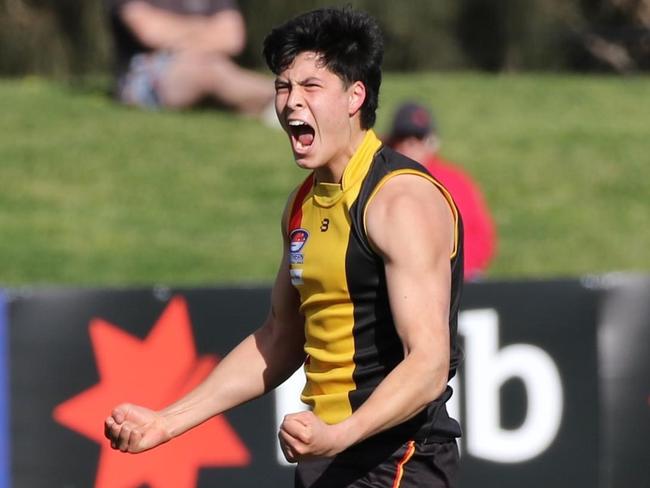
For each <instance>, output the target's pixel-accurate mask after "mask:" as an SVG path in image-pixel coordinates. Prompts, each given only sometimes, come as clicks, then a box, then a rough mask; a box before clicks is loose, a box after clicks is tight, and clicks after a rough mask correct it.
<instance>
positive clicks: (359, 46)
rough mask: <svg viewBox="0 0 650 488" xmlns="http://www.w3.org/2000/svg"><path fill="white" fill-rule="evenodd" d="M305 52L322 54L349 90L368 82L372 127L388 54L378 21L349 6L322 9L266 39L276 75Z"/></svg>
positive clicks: (364, 119)
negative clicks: (358, 84) (383, 66)
mask: <svg viewBox="0 0 650 488" xmlns="http://www.w3.org/2000/svg"><path fill="white" fill-rule="evenodd" d="M305 51H313V52H315V53H317V54H319V55H320V56H321V59H322V61H323V64H324V66H325V67H327V69H329V70H330V71H331V72H332V73H334V74H336V75H337V76H338V77H339V78H341V80H343V83H344V84H345V86H346V88H347V87H349V86H350V85H351V84H352V83H354V82H356V81H361V82H362V83H363V84H364V85H365V87H366V99H365V101H364V103H363V105H362V106H361V127H362V128H363V129H370V128H372V127H373V126H374V125H375V119H376V113H375V112H376V111H377V106H378V104H379V86H380V85H381V63H382V60H383V57H384V42H383V38H382V34H381V30H380V29H379V26H378V25H377V22H376V21H375V19H373V18H372V17H371V16H370V15H368V14H367V13H365V12H361V11H358V10H353V9H352V8H350V7H345V8H322V9H317V10H312V11H311V12H307V13H304V14H301V15H299V16H298V17H295V18H293V19H291V20H289V21H287V22H286V23H284V24H282V25H281V26H279V27H276V28H274V29H273V30H272V31H271V32H270V34H269V35H268V36H266V39H265V40H264V51H263V53H264V58H265V59H266V64H267V65H268V67H269V68H270V69H271V71H272V72H273V73H275V74H276V75H277V74H280V73H281V72H282V71H284V70H285V69H286V68H287V67H289V66H290V65H291V63H293V60H294V59H295V58H296V56H297V55H298V54H300V53H302V52H305Z"/></svg>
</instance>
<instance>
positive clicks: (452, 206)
mask: <svg viewBox="0 0 650 488" xmlns="http://www.w3.org/2000/svg"><path fill="white" fill-rule="evenodd" d="M398 175H415V176H419V177H421V178H424V179H425V180H428V181H430V182H431V183H433V185H434V186H435V187H436V188H437V189H438V190H439V191H440V193H442V196H443V197H444V198H445V200H446V201H447V205H448V206H449V210H450V211H451V215H452V218H453V219H454V248H453V251H452V253H451V256H450V257H449V258H450V259H453V258H455V257H456V254H457V253H458V209H457V208H456V204H455V203H454V199H453V198H452V197H451V194H450V193H449V191H447V189H446V188H445V187H444V186H442V185H441V184H440V182H439V181H437V180H436V179H435V178H433V177H431V176H429V175H428V174H425V173H422V172H421V171H416V170H412V169H400V170H397V171H392V172H390V173H388V174H387V175H386V176H384V177H383V178H382V179H381V180H379V183H377V186H375V188H374V189H373V190H372V193H371V194H370V196H369V197H368V200H367V201H366V205H365V207H364V208H363V233H364V234H365V236H366V240H368V231H367V230H366V214H367V212H368V206H369V205H370V202H372V199H373V198H374V197H375V195H376V194H377V193H378V192H379V190H381V188H382V187H383V186H384V185H385V184H386V182H388V180H389V179H391V178H393V177H394V176H398ZM368 242H370V241H369V240H368Z"/></svg>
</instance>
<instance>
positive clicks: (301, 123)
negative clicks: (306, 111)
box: [289, 120, 307, 127]
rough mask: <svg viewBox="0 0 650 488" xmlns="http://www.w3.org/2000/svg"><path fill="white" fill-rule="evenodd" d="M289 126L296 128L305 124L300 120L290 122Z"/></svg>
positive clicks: (305, 123)
mask: <svg viewBox="0 0 650 488" xmlns="http://www.w3.org/2000/svg"><path fill="white" fill-rule="evenodd" d="M289 125H290V126H292V127H298V126H301V125H307V122H303V121H302V120H290V121H289Z"/></svg>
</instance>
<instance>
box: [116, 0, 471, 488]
mask: <svg viewBox="0 0 650 488" xmlns="http://www.w3.org/2000/svg"><path fill="white" fill-rule="evenodd" d="M264 55H265V57H266V60H267V63H268V65H269V67H270V68H271V70H272V71H273V72H274V73H275V74H276V81H275V88H276V96H275V105H276V111H277V114H278V118H279V120H280V123H281V124H282V126H283V128H284V129H285V131H286V132H287V134H288V136H289V140H290V143H291V148H292V150H293V154H294V157H295V160H296V162H297V164H298V165H299V166H300V167H303V168H305V169H308V170H310V171H311V172H310V175H309V176H308V177H307V179H306V180H305V181H304V182H303V184H302V185H300V186H299V187H298V189H297V190H296V191H295V192H294V193H293V194H292V195H291V197H290V198H289V201H288V203H287V207H286V209H285V212H284V216H283V219H282V232H283V237H284V253H283V257H282V262H281V265H280V269H279V272H278V275H277V278H276V281H275V284H274V286H273V290H272V297H271V310H270V312H269V315H268V318H267V319H266V321H265V323H264V324H263V325H262V326H261V327H260V328H259V329H258V330H257V331H256V332H255V333H253V334H252V335H251V336H249V337H247V338H246V339H244V340H243V341H242V342H241V343H240V344H239V345H238V346H237V347H236V348H235V349H234V350H233V351H232V352H231V353H230V354H228V355H227V356H226V357H225V358H224V359H223V360H222V361H221V362H220V363H219V365H218V366H217V367H216V368H215V369H214V371H213V372H212V373H211V374H210V376H209V377H208V378H207V379H206V380H205V381H204V382H203V383H202V384H201V385H200V386H199V387H198V388H196V389H195V390H194V391H192V392H191V393H190V394H188V395H187V396H185V397H184V398H182V399H180V400H179V401H177V402H176V403H174V404H173V405H171V406H169V407H167V408H165V409H163V410H161V411H152V410H149V409H146V408H144V407H140V406H136V405H131V404H124V405H120V406H118V407H116V408H115V409H114V411H113V412H112V414H111V416H110V417H109V418H108V419H107V420H106V435H107V437H108V438H109V439H110V440H111V445H112V446H113V447H114V448H115V449H120V450H122V451H125V452H140V451H143V450H146V449H150V448H152V447H155V446H157V445H159V444H161V443H163V442H166V441H168V440H170V439H172V438H173V437H176V436H178V435H180V434H181V433H183V432H185V431H186V430H188V429H190V428H192V427H194V426H196V425H198V424H200V423H201V422H203V421H205V420H207V419H209V418H210V417H212V416H214V415H218V414H220V413H222V412H225V411H227V410H228V409H230V408H233V407H235V406H237V405H240V404H241V403H244V402H246V401H248V400H250V399H252V398H255V397H258V396H260V395H262V394H264V393H266V392H268V391H270V390H272V389H273V388H275V387H276V386H278V385H279V384H281V383H282V382H283V381H284V380H285V379H286V378H288V377H289V376H290V375H291V374H292V372H293V371H295V370H296V369H297V368H298V367H300V366H301V365H304V370H305V374H306V385H305V388H304V390H303V394H302V399H303V401H305V402H306V403H307V404H308V405H309V406H310V407H311V409H310V410H309V411H307V412H300V413H296V414H291V415H287V416H286V417H285V419H284V422H283V423H282V426H281V428H280V432H279V439H280V443H281V446H282V450H283V452H284V454H285V456H286V458H287V459H288V460H289V461H292V462H297V463H298V467H297V470H296V486H297V487H354V488H359V487H367V486H373V487H383V486H386V487H396V486H400V487H402V488H409V487H416V486H427V487H443V486H452V485H453V480H454V476H455V472H456V468H457V464H458V451H457V447H456V441H455V438H456V437H458V436H459V435H460V429H459V427H458V424H457V423H456V421H454V420H453V419H451V418H450V417H449V416H448V415H447V411H446V408H445V402H446V401H447V400H448V399H449V397H450V396H451V390H450V388H449V387H448V386H447V382H448V380H449V378H451V377H452V376H453V374H454V373H455V370H456V367H457V365H458V362H459V360H460V352H459V350H458V347H457V343H456V318H457V313H458V306H459V299H460V290H461V286H462V275H463V270H462V267H463V265H462V241H463V240H462V223H461V220H460V216H459V214H458V212H457V210H456V207H455V205H454V203H453V201H452V200H451V198H450V196H449V194H448V193H447V192H446V190H445V189H444V188H442V187H441V186H440V185H439V184H438V183H437V182H436V181H435V180H434V179H433V178H432V177H431V176H430V175H429V174H428V173H427V172H426V170H424V169H423V168H422V166H420V165H419V164H417V163H415V162H413V161H411V160H409V159H407V158H405V157H403V156H400V155H399V154H397V153H395V152H393V151H392V150H390V149H388V148H384V147H382V145H381V142H380V141H379V139H378V138H377V136H376V135H375V133H374V132H373V131H372V126H373V125H374V122H375V110H376V108H377V101H378V95H379V85H380V82H381V69H380V68H381V60H382V55H383V48H382V40H381V34H380V32H379V29H378V27H377V25H376V23H375V21H374V20H373V19H371V18H370V17H368V16H367V15H366V14H363V13H361V12H356V11H353V10H350V9H343V10H339V9H321V10H316V11H313V12H309V13H307V14H304V15H301V16H299V17H297V18H295V19H293V20H291V21H289V22H287V23H286V24H284V25H282V26H281V27H279V28H276V29H274V30H273V31H272V32H271V34H270V35H269V36H268V37H267V39H266V41H265V45H264Z"/></svg>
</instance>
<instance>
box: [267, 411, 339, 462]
mask: <svg viewBox="0 0 650 488" xmlns="http://www.w3.org/2000/svg"><path fill="white" fill-rule="evenodd" d="M278 437H279V439H280V446H281V447H282V452H283V453H284V457H285V458H286V459H287V461H289V462H290V463H295V462H298V461H300V460H301V459H306V458H310V457H314V456H325V457H330V456H334V455H336V454H338V453H339V452H341V451H343V450H344V449H345V448H347V447H348V445H347V444H346V441H345V440H344V436H343V433H342V430H341V428H340V427H339V426H338V425H328V424H326V423H325V422H323V421H322V420H321V419H319V418H318V417H316V415H314V414H313V413H312V412H300V413H294V414H290V415H287V416H286V417H284V421H283V422H282V425H281V426H280V432H279V434H278Z"/></svg>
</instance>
